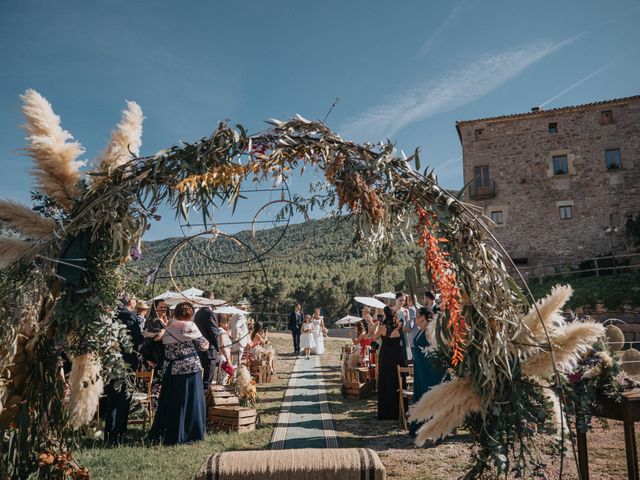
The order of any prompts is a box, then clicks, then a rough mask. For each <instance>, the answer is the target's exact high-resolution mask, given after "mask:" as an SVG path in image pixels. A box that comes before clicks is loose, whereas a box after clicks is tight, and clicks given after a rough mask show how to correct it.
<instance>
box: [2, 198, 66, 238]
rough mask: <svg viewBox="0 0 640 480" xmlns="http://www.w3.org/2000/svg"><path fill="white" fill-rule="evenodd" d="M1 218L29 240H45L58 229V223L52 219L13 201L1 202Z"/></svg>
mask: <svg viewBox="0 0 640 480" xmlns="http://www.w3.org/2000/svg"><path fill="white" fill-rule="evenodd" d="M0 218H1V219H2V220H4V221H6V222H7V223H8V224H9V226H10V227H11V228H13V229H15V230H17V231H19V232H20V233H22V234H24V235H25V236H27V237H29V238H36V239H41V238H45V237H47V236H49V235H51V234H52V233H53V231H54V229H55V228H56V222H55V221H53V220H52V219H51V218H47V217H43V216H42V215H40V214H39V213H37V212H34V211H33V210H31V209H30V208H28V207H25V206H24V205H21V204H19V203H18V202H15V201H13V200H0Z"/></svg>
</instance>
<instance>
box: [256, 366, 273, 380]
mask: <svg viewBox="0 0 640 480" xmlns="http://www.w3.org/2000/svg"><path fill="white" fill-rule="evenodd" d="M251 373H252V375H253V377H254V378H255V380H256V383H271V382H272V381H273V380H274V376H273V374H272V373H271V369H270V368H269V366H268V365H264V366H259V367H256V369H255V370H253V371H252V372H251Z"/></svg>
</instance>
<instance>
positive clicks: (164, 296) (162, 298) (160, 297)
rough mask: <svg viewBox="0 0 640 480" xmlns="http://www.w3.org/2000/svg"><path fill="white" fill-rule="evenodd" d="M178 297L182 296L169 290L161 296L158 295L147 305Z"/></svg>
mask: <svg viewBox="0 0 640 480" xmlns="http://www.w3.org/2000/svg"><path fill="white" fill-rule="evenodd" d="M178 296H180V294H179V293H178V292H172V291H171V290H167V291H166V292H163V293H161V294H160V295H156V296H155V297H153V298H152V299H151V300H149V301H148V302H147V303H151V302H153V301H154V300H165V299H167V298H173V297H178Z"/></svg>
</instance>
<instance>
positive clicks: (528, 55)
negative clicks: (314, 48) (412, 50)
mask: <svg viewBox="0 0 640 480" xmlns="http://www.w3.org/2000/svg"><path fill="white" fill-rule="evenodd" d="M582 35H583V34H580V35H577V36H575V37H572V38H569V39H567V40H564V41H562V42H556V43H553V42H537V43H533V44H529V45H526V46H524V47H519V48H513V49H510V50H506V51H503V52H500V53H497V54H493V55H484V56H481V57H479V58H477V59H476V60H474V61H473V62H471V63H470V64H468V65H464V66H462V67H460V68H457V69H454V70H450V71H448V72H446V73H445V74H444V75H442V76H441V77H439V78H436V79H434V80H427V81H425V82H424V83H422V84H420V85H416V86H414V87H411V88H409V89H407V90H406V91H405V92H401V93H397V94H394V95H392V96H390V97H388V98H387V99H386V101H384V102H382V103H381V104H379V105H376V106H374V107H371V108H369V109H368V110H366V111H365V112H363V113H362V114H360V115H358V116H357V117H355V118H354V119H352V120H351V121H349V122H347V123H346V124H344V125H342V127H341V128H340V129H339V130H340V132H341V134H342V135H343V136H345V137H346V138H353V139H356V140H358V139H367V140H371V141H378V140H380V139H383V138H389V137H393V136H394V135H395V134H396V133H398V132H399V131H400V130H402V129H403V128H404V127H406V126H407V125H410V124H412V123H414V122H416V121H419V120H424V119H426V118H429V117H432V116H433V115H436V114H439V113H443V112H448V111H450V110H453V109H455V108H458V107H461V106H463V105H466V104H468V103H471V102H473V101H475V100H478V99H479V98H482V97H483V96H485V95H487V94H488V93H490V92H492V91H493V90H495V89H497V88H498V87H500V86H502V85H504V84H505V83H506V82H508V81H509V80H511V79H512V78H514V77H516V76H517V75H519V74H520V73H521V72H522V71H523V70H525V69H526V68H527V67H529V66H531V65H533V64H534V63H536V62H538V61H540V60H542V59H543V58H545V57H547V56H548V55H550V54H552V53H553V52H555V51H557V50H558V49H560V48H562V47H564V46H566V45H568V44H570V43H572V42H574V41H575V40H576V39H578V38H579V37H581V36H582Z"/></svg>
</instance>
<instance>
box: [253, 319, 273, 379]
mask: <svg viewBox="0 0 640 480" xmlns="http://www.w3.org/2000/svg"><path fill="white" fill-rule="evenodd" d="M249 345H250V346H251V353H252V354H253V358H258V356H259V355H263V356H264V357H265V358H266V359H267V363H268V365H269V370H270V371H271V373H272V374H273V373H275V372H276V369H275V365H274V361H275V356H276V352H275V350H274V349H273V347H272V346H271V345H269V343H268V339H267V330H266V329H265V328H264V327H263V326H262V322H255V323H254V325H253V330H252V331H251V340H250V342H249Z"/></svg>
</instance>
